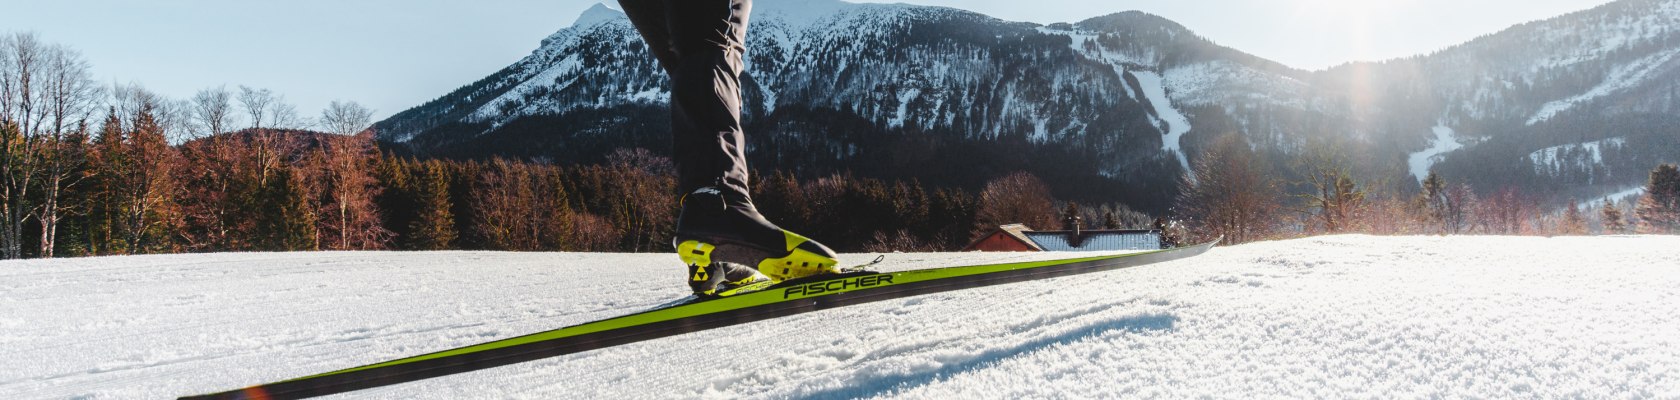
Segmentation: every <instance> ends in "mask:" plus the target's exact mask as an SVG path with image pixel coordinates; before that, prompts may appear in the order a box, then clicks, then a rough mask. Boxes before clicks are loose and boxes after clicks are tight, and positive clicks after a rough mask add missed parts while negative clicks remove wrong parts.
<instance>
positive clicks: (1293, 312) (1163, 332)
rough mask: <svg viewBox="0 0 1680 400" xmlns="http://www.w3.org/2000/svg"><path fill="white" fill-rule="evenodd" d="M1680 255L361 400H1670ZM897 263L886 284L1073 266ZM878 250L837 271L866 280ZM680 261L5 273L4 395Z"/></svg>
mask: <svg viewBox="0 0 1680 400" xmlns="http://www.w3.org/2000/svg"><path fill="white" fill-rule="evenodd" d="M1676 248H1680V238H1676V237H1641V236H1624V237H1572V238H1516V237H1371V236H1332V237H1319V238H1309V239H1300V240H1291V241H1282V242H1270V243H1257V244H1247V245H1241V246H1233V247H1225V248H1217V249H1214V250H1213V251H1211V252H1209V253H1208V254H1205V255H1202V256H1200V257H1196V258H1192V259H1187V260H1181V261H1174V262H1169V263H1163V264H1156V265H1150V266H1144V267H1139V268H1134V269H1126V270H1120V271H1112V272H1104V273H1097V274H1091V275H1083V276H1077V277H1068V278H1060V279H1052V280H1045V281H1037V282H1029V283H1021V284H1013V285H1008V286H998V287H989V288H979V289H971V290H966V291H960V292H949V293H943V294H935V295H928V296H921V297H913V298H906V299H898V300H890V301H883V302H879V303H872V304H866V305H860V306H854V307H846V308H841V309H834V310H826V311H821V312H816V313H810V314H802V315H797V316H792V317H787V318H782V319H777V320H771V321H762V322H756V323H751V324H746V325H740V326H734V327H729V328H722V329H716V330H711V331H705V332H700V333H694V334H687V335H681V336H675V337H670V338H664V339H658V340H652V341H647V342H641V343H635V344H630V345H625V346H620V347H616V348H611V349H604V350H597V351H591V352H585V353H581V354H574V355H570V356H563V357H556V358H552V359H545V360H539V361H533V362H528V363H523V364H515V365H510V366H504V367H500V368H493V369H488V370H482V371H477V372H472V373H465V374H459V375H453V376H447V377H442V378H437V379H432V380H428V381H422V382H417V383H410V384H401V385H396V386H390V387H385V388H379V389H372V390H365V391H359V392H353V393H350V394H348V395H347V396H342V397H345V398H380V399H414V398H420V399H456V398H532V399H538V398H540V399H549V398H789V397H795V398H857V397H863V398H870V397H891V398H925V399H953V398H955V399H964V398H1138V397H1167V398H1200V397H1209V398H1255V397H1260V398H1422V397H1427V398H1556V397H1571V398H1651V397H1655V398H1675V397H1677V396H1680V335H1676V334H1675V333H1676V332H1680V315H1677V314H1675V313H1674V310H1676V309H1680V252H1677V251H1674V249H1676ZM1065 256H1068V254H1066V253H1062V254H1054V253H1034V254H1024V253H1014V254H1010V253H946V254H891V255H888V257H887V263H886V264H884V265H883V269H889V270H897V269H905V268H923V267H934V266H945V265H958V264H971V263H979V262H996V261H1017V260H1025V259H1038V258H1051V257H1065ZM871 257H872V255H865V254H854V255H846V256H844V258H845V259H846V260H847V261H850V262H861V261H864V260H867V259H869V258H871ZM673 258H674V257H670V256H669V255H630V254H577V253H496V252H397V253H380V252H350V253H243V254H197V255H168V256H141V257H108V258H84V259H67V260H47V261H21V262H20V261H10V262H4V263H0V281H3V282H5V286H4V287H0V305H3V308H0V310H3V312H0V353H3V357H0V393H3V394H4V396H3V397H6V398H12V399H34V398H91V399H106V398H110V399H118V398H121V399H130V398H171V397H174V396H179V395H185V394H194V393H203V392H211V391H219V390H227V389H232V388H237V387H241V386H245V385H250V384H255V383H260V382H266V381H274V380H280V379H286V378H292V377H297V376H302V375H308V374H313V373H317V372H324V371H328V370H334V369H339V368H344V367H351V366H356V365H361V364H366V363H371V362H376V361H382V360H385V359H389V358H395V357H401V356H408V355H415V354H420V353H425V352H431V351H436V350H440V349H447V348H452V347H457V346H463V345H468V344H473V343H479V342H484V341H489V340H494V339H500V338H506V337H511V336H515V335H521V334H526V333H531V332H536V331H542V330H548V329H553V328H558V327H561V326H565V325H572V324H577V323H582V322H587V321H592V320H596V319H601V318H606V317H611V316H615V315H620V314H626V313H631V312H635V311H639V310H644V309H648V308H650V307H654V306H656V305H659V304H662V303H667V302H671V301H674V300H678V299H680V298H682V297H683V296H684V294H683V293H682V291H683V284H682V283H681V282H680V279H681V275H682V274H681V273H680V272H679V270H678V268H677V267H675V266H673V265H671V264H672V261H673V260H672V259H673Z"/></svg>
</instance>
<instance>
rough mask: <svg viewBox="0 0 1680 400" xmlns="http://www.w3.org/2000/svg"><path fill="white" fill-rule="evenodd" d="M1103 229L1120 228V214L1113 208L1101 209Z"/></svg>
mask: <svg viewBox="0 0 1680 400" xmlns="http://www.w3.org/2000/svg"><path fill="white" fill-rule="evenodd" d="M1103 229H1120V216H1118V215H1114V210H1106V211H1103Z"/></svg>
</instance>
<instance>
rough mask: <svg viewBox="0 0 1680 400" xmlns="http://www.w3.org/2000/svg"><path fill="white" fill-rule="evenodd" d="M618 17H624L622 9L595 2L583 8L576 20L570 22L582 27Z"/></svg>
mask: <svg viewBox="0 0 1680 400" xmlns="http://www.w3.org/2000/svg"><path fill="white" fill-rule="evenodd" d="M620 18H624V12H623V11H619V10H616V9H613V8H612V7H608V6H607V5H606V3H595V5H594V6H590V7H589V9H588V10H583V14H578V17H577V21H574V22H572V26H574V27H583V26H589V25H595V24H598V23H601V22H605V21H611V20H616V19H620Z"/></svg>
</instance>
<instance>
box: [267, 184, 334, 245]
mask: <svg viewBox="0 0 1680 400" xmlns="http://www.w3.org/2000/svg"><path fill="white" fill-rule="evenodd" d="M300 181H301V179H300V178H299V177H297V172H296V171H294V169H293V168H292V167H289V166H281V167H280V168H276V169H275V170H274V171H273V175H272V176H270V177H269V179H268V183H267V184H266V185H265V187H264V188H263V191H262V194H263V202H264V203H266V206H265V207H264V208H263V211H262V213H261V214H260V217H259V218H261V222H260V223H259V224H258V226H259V227H260V229H261V231H262V236H263V239H264V240H263V241H264V242H265V246H264V247H266V248H267V249H268V250H273V251H300V250H317V249H319V248H320V245H319V243H318V241H317V240H316V238H317V235H316V233H317V232H316V229H315V215H314V214H315V213H314V211H313V209H312V208H311V207H310V204H309V193H308V191H307V190H305V189H304V188H303V184H302V182H300Z"/></svg>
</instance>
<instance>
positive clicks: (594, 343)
mask: <svg viewBox="0 0 1680 400" xmlns="http://www.w3.org/2000/svg"><path fill="white" fill-rule="evenodd" d="M1217 242H1218V239H1215V240H1213V241H1211V242H1208V243H1203V244H1199V245H1194V246H1186V247H1179V248H1174V249H1166V250H1156V251H1148V252H1141V253H1130V254H1120V255H1108V256H1097V257H1085V258H1074V259H1065V260H1051V261H1036V262H1020V263H1009V264H993V265H977V266H965V267H947V268H934V269H923V270H910V271H899V272H889V273H878V272H868V271H860V272H849V273H843V274H839V275H835V276H825V277H810V278H802V279H796V280H790V281H787V282H782V283H780V284H777V285H775V286H772V287H770V288H767V289H765V290H760V291H756V292H751V293H743V294H740V295H737V296H731V297H724V298H719V299H713V300H705V301H696V302H691V303H686V304H681V305H677V306H673V307H669V308H662V309H654V310H648V311H643V312H640V313H635V314H630V315H625V316H622V317H617V318H610V319H605V320H600V321H595V322H590V323H585V324H581V325H573V326H569V327H565V328H560V329H556V330H551V331H545V332H538V333H533V334H529V335H525V336H519V337H513V338H508V339H502V340H497V341H493V342H487V343H481V344H477V345H472V346H467V347H462V348H457V349H452V350H445V351H440V352H435V353H430V354H424V355H419V356H414V357H408V358H402V359H397V360H391V361H386V362H381V363H376V364H370V365H364V366H360V367H354V368H347V369H342V370H338V371H333V372H327V373H322V374H317V375H310V376H305V377H301V378H295V379H289V380H285V381H280V382H274V383H267V384H262V385H257V386H252V387H248V388H244V389H238V390H232V391H227V392H220V393H211V394H204V395H197V396H187V397H182V399H297V398H307V397H315V396H325V395H330V394H337V393H344V392H349V391H354V390H360V389H368V388H375V387H381V386H387V385H394V384H398V383H405V382H413V381H417V380H422V379H427V378H434V377H439V376H444V375H451V374H457V373H462V372H468V371H476V370H481V369H486V368H492V367H498V366H503V365H508V364H515V363H520V362H525V361H532V360H538V359H543V358H549V357H555V356H561V355H566V354H573V353H579V352H585V351H590V350H596V349H602V348H607V347H612V346H617V345H622V344H627V343H635V342H640V341H645V340H652V339H657V338H662V337H667V336H673V335H680V334H684V333H690V332H697V331H702V330H707V329H713V328H720V327H725V326H731V325H738V324H743V323H748V322H754V321H762V320H767V319H773V318H779V317H785V316H789V315H795V314H801V313H808V312H812V311H819V310H824V309H829V308H838V307H845V306H850V305H856V304H864V303H869V302H875V301H882V300H890V299H896V298H903V297H909V296H917V295H923V294H931V293H939V292H946V291H953V290H962V289H969V288H976V287H983V286H991V285H1000V284H1007V283H1015V282H1025V281H1031V280H1038V279H1046V278H1055V277H1062V276H1071V275H1078V274H1086V273H1093V272H1102V271H1111V270H1116V269H1122V268H1129V267H1136V266H1141V265H1148V264H1154V263H1159V262H1164V261H1172V260H1177V259H1181V258H1186V257H1191V256H1195V255H1198V254H1202V253H1204V252H1207V251H1208V249H1210V248H1212V247H1213V246H1214V244H1215V243H1217Z"/></svg>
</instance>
